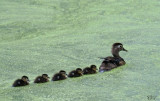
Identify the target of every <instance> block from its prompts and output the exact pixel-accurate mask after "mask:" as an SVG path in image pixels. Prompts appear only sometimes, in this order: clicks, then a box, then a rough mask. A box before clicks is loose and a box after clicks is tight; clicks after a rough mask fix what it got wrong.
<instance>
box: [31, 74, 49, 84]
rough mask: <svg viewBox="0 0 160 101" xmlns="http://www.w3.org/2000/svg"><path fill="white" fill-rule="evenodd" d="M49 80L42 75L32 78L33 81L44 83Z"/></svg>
mask: <svg viewBox="0 0 160 101" xmlns="http://www.w3.org/2000/svg"><path fill="white" fill-rule="evenodd" d="M48 81H49V80H48V79H46V78H43V77H42V76H38V77H36V79H35V80H34V83H45V82H48Z"/></svg>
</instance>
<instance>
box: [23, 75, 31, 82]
mask: <svg viewBox="0 0 160 101" xmlns="http://www.w3.org/2000/svg"><path fill="white" fill-rule="evenodd" d="M21 79H22V80H23V81H24V82H29V78H28V77H27V76H22V78H21Z"/></svg>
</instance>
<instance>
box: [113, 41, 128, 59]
mask: <svg viewBox="0 0 160 101" xmlns="http://www.w3.org/2000/svg"><path fill="white" fill-rule="evenodd" d="M120 51H126V52H127V50H126V49H125V48H124V47H123V44H122V43H114V44H113V45H112V55H113V56H114V57H120V56H119V52H120Z"/></svg>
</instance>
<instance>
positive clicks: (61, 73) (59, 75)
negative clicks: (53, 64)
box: [52, 70, 67, 81]
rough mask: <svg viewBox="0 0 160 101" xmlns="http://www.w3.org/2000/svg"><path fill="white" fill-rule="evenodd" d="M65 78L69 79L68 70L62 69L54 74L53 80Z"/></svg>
mask: <svg viewBox="0 0 160 101" xmlns="http://www.w3.org/2000/svg"><path fill="white" fill-rule="evenodd" d="M64 79H67V74H66V71H64V70H61V71H59V73H56V74H55V75H54V76H53V78H52V81H58V80H64Z"/></svg>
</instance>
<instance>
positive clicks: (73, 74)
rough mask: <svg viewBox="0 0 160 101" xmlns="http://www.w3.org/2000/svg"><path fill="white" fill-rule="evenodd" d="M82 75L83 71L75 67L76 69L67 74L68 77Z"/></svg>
mask: <svg viewBox="0 0 160 101" xmlns="http://www.w3.org/2000/svg"><path fill="white" fill-rule="evenodd" d="M82 75H83V71H82V69H81V68H77V69H76V70H73V71H71V72H70V73H69V74H68V77H70V78H72V77H80V76H82Z"/></svg>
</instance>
